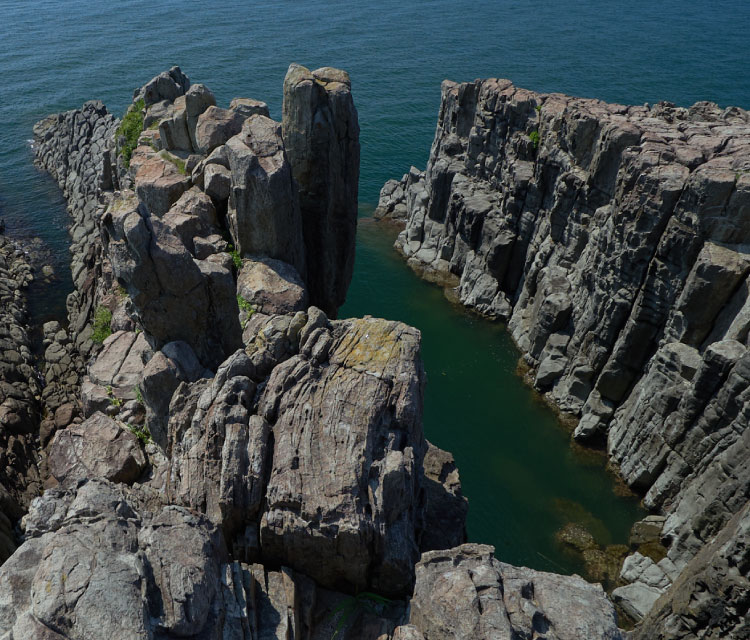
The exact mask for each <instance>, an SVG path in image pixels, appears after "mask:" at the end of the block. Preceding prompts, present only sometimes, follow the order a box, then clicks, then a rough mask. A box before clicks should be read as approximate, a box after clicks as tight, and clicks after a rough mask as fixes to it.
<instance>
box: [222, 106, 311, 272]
mask: <svg viewBox="0 0 750 640" xmlns="http://www.w3.org/2000/svg"><path fill="white" fill-rule="evenodd" d="M224 148H225V149H226V156H227V159H228V163H229V170H230V171H231V174H232V190H231V195H230V198H229V211H228V214H227V218H228V220H229V230H230V233H231V234H232V239H233V240H234V243H235V245H236V247H237V250H238V251H239V252H240V254H241V255H246V256H250V255H253V254H255V255H264V256H268V257H269V258H275V259H277V260H282V261H283V262H286V263H288V264H291V265H292V266H293V267H294V268H295V269H296V270H297V273H299V274H300V275H301V276H303V277H304V275H305V245H304V243H303V239H302V220H301V218H300V210H299V201H298V197H297V189H296V187H295V185H294V180H293V177H292V168H291V166H290V164H289V161H288V160H287V155H286V152H285V151H284V141H283V140H282V138H281V125H280V124H279V123H278V122H274V121H273V120H271V119H270V118H267V117H266V116H262V115H257V114H256V115H252V116H250V117H249V118H248V119H247V120H246V121H245V124H244V125H243V126H242V131H241V132H240V133H239V134H238V135H236V136H234V137H233V138H230V140H229V141H228V142H227V144H226V145H225V147H224Z"/></svg>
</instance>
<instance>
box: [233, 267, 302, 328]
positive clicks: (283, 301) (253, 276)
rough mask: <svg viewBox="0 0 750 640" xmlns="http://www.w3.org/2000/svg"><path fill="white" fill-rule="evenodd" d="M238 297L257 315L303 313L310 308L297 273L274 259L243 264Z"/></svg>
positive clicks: (239, 277) (238, 285) (238, 276)
mask: <svg viewBox="0 0 750 640" xmlns="http://www.w3.org/2000/svg"><path fill="white" fill-rule="evenodd" d="M237 295H239V296H241V297H242V298H243V299H244V300H246V301H247V302H249V303H250V304H251V305H252V306H253V309H255V310H256V311H260V312H261V313H265V314H269V315H273V314H277V313H280V314H284V313H294V312H295V311H304V310H305V309H307V307H308V306H309V304H308V295H307V287H305V283H304V282H303V281H302V278H300V276H299V274H298V273H297V271H296V270H295V269H294V267H292V266H291V265H289V264H287V263H285V262H282V261H281V260H274V259H273V258H262V257H261V258H257V259H255V260H243V261H242V268H241V269H240V272H239V274H238V275H237Z"/></svg>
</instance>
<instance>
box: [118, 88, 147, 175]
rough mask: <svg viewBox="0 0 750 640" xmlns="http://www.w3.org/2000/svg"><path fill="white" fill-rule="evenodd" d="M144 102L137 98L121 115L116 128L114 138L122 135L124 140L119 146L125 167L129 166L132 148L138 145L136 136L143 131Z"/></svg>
mask: <svg viewBox="0 0 750 640" xmlns="http://www.w3.org/2000/svg"><path fill="white" fill-rule="evenodd" d="M145 106H146V103H145V102H144V101H143V99H141V100H138V102H135V103H133V104H131V105H130V107H128V110H127V111H126V112H125V115H124V116H123V117H122V122H120V126H119V127H118V128H117V133H116V134H115V137H116V138H118V139H119V138H120V136H124V138H125V141H124V142H123V143H122V146H121V147H120V155H121V156H122V159H123V161H124V162H125V167H126V168H127V167H130V158H131V156H132V155H133V149H135V148H136V147H137V146H138V138H139V137H140V135H141V133H142V132H143V108H144V107H145Z"/></svg>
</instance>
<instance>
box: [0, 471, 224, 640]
mask: <svg viewBox="0 0 750 640" xmlns="http://www.w3.org/2000/svg"><path fill="white" fill-rule="evenodd" d="M53 499H54V501H55V502H56V503H57V504H56V508H54V510H55V511H58V512H63V513H64V512H65V511H67V513H66V515H65V516H64V517H62V518H58V519H57V520H56V522H55V523H54V526H52V527H46V528H45V527H40V526H38V525H37V524H36V523H35V522H33V520H32V522H30V529H31V530H36V531H39V532H40V533H38V534H36V536H37V537H31V538H30V539H28V540H27V541H26V542H25V543H24V545H23V546H22V547H21V548H20V549H19V550H18V551H17V552H16V554H15V555H14V556H13V557H12V558H11V560H10V561H9V562H8V563H6V564H5V565H4V566H3V567H2V568H1V569H0V635H3V637H5V634H7V637H13V638H29V637H34V638H56V639H58V638H70V639H73V638H81V637H91V638H94V637H96V638H101V637H107V638H118V639H119V638H122V639H125V638H133V637H138V638H151V637H156V636H158V637H163V638H177V637H185V636H187V635H193V634H196V633H201V632H203V633H205V634H207V635H205V636H204V637H211V638H215V637H221V635H220V634H219V635H214V634H216V633H217V631H216V629H217V628H218V631H219V632H220V631H221V628H222V626H223V621H222V620H221V619H217V618H216V616H215V611H214V605H215V602H216V600H217V599H220V598H221V593H220V589H221V582H220V575H221V570H220V567H221V565H222V564H223V563H224V562H225V560H226V552H225V550H224V546H223V540H222V539H221V535H220V534H219V532H218V531H217V530H216V529H215V527H213V526H212V525H211V524H210V522H209V521H208V520H207V519H206V518H204V517H202V516H197V515H195V514H193V513H190V512H189V511H187V510H186V509H182V508H179V507H173V506H167V507H161V506H159V505H158V502H157V503H156V504H155V505H154V507H155V509H154V510H153V511H151V510H150V509H144V506H145V505H146V504H148V502H147V498H146V495H145V494H143V493H141V492H136V491H133V490H127V489H124V488H123V487H122V485H119V486H118V485H113V484H112V483H109V482H107V481H103V480H90V481H89V482H87V483H86V484H84V485H83V486H80V487H78V488H77V489H74V490H71V491H69V492H66V493H59V494H57V495H56V496H55V497H54V498H53ZM42 531H46V532H44V533H42ZM30 630H33V633H32V632H31V631H30Z"/></svg>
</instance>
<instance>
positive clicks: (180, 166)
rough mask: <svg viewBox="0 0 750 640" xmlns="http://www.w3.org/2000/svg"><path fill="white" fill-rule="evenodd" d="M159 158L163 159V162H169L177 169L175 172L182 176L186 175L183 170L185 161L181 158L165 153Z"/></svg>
mask: <svg viewBox="0 0 750 640" xmlns="http://www.w3.org/2000/svg"><path fill="white" fill-rule="evenodd" d="M159 156H161V157H162V158H164V160H168V161H169V162H171V163H172V164H173V165H174V166H175V167H177V171H179V172H180V173H181V174H182V175H183V176H184V175H187V171H186V170H185V161H184V160H183V159H182V158H178V157H177V156H173V155H172V154H171V153H167V152H166V151H162V152H161V153H160V154H159Z"/></svg>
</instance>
